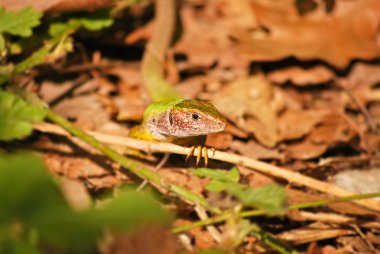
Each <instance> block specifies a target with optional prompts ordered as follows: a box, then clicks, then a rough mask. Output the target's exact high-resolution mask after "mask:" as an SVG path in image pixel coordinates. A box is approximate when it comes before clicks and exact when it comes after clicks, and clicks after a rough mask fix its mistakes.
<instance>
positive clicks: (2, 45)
mask: <svg viewBox="0 0 380 254" xmlns="http://www.w3.org/2000/svg"><path fill="white" fill-rule="evenodd" d="M4 48H5V39H4V36H3V35H2V34H1V33H0V54H2V52H1V51H3V50H4Z"/></svg>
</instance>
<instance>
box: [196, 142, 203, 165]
mask: <svg viewBox="0 0 380 254" xmlns="http://www.w3.org/2000/svg"><path fill="white" fill-rule="evenodd" d="M197 150H198V155H197V163H196V164H195V166H198V164H199V161H200V160H201V157H202V146H197Z"/></svg>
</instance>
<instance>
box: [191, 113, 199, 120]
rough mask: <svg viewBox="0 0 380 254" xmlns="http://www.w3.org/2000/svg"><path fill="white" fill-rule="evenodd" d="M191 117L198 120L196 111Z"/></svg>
mask: <svg viewBox="0 0 380 254" xmlns="http://www.w3.org/2000/svg"><path fill="white" fill-rule="evenodd" d="M191 117H192V118H193V119H194V120H198V119H199V115H198V114H197V113H193V114H192V115H191Z"/></svg>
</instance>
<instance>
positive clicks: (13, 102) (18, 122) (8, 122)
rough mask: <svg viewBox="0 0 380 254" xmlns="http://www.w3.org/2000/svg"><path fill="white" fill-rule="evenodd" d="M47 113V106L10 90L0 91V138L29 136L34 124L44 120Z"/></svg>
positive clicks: (8, 138)
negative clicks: (37, 104) (26, 99)
mask: <svg viewBox="0 0 380 254" xmlns="http://www.w3.org/2000/svg"><path fill="white" fill-rule="evenodd" d="M45 115H46V109H45V108H42V107H40V106H36V105H34V104H31V103H29V102H26V101H24V100H23V99H21V98H20V97H17V96H16V95H14V94H12V93H10V92H6V91H0V119H1V122H0V140H2V141H10V140H12V139H19V138H23V137H26V136H28V135H29V134H30V133H31V132H32V129H33V126H32V124H33V123H36V122H40V121H42V120H43V119H44V117H45Z"/></svg>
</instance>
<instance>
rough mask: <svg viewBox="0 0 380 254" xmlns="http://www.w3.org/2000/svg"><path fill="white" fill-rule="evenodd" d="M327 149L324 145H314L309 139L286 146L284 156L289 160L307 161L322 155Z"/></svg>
mask: <svg viewBox="0 0 380 254" xmlns="http://www.w3.org/2000/svg"><path fill="white" fill-rule="evenodd" d="M327 148H328V145H327V144H326V143H322V144H315V143H313V142H311V141H310V140H309V139H304V140H302V141H300V142H296V143H292V144H288V145H287V146H286V156H287V157H289V158H294V159H300V160H308V159H312V158H317V157H319V156H321V155H322V154H324V153H325V152H326V150H327Z"/></svg>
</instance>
